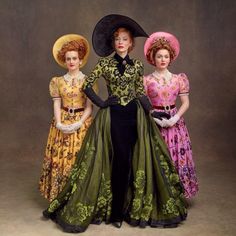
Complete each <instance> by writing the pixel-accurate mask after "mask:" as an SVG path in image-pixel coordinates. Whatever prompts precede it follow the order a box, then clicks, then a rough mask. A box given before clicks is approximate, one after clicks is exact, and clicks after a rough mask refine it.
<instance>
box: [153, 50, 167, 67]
mask: <svg viewBox="0 0 236 236" xmlns="http://www.w3.org/2000/svg"><path fill="white" fill-rule="evenodd" d="M169 64H170V53H169V51H168V50H167V49H160V50H158V51H157V53H156V55H155V65H156V68H157V69H159V70H163V69H166V68H167V67H168V66H169Z"/></svg>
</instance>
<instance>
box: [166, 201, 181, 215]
mask: <svg viewBox="0 0 236 236" xmlns="http://www.w3.org/2000/svg"><path fill="white" fill-rule="evenodd" d="M163 213H164V214H174V215H177V216H178V215H179V211H178V207H177V206H176V203H175V200H174V198H170V199H169V200H168V201H167V203H166V204H165V205H164V207H163Z"/></svg>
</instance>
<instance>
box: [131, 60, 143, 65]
mask: <svg viewBox="0 0 236 236" xmlns="http://www.w3.org/2000/svg"><path fill="white" fill-rule="evenodd" d="M132 61H133V62H134V64H135V65H139V66H143V62H142V61H140V60H139V59H132Z"/></svg>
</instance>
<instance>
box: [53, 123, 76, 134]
mask: <svg viewBox="0 0 236 236" xmlns="http://www.w3.org/2000/svg"><path fill="white" fill-rule="evenodd" d="M56 128H57V129H59V130H61V131H62V133H64V134H71V133H74V131H73V129H72V126H71V125H63V124H62V123H60V122H57V124H56Z"/></svg>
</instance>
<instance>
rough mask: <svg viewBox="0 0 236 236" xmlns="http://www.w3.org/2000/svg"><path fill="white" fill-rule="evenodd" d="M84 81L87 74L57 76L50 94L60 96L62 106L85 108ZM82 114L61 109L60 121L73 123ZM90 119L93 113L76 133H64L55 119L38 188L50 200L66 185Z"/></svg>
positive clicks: (51, 127)
mask: <svg viewBox="0 0 236 236" xmlns="http://www.w3.org/2000/svg"><path fill="white" fill-rule="evenodd" d="M84 80H85V76H84V77H82V78H80V79H76V80H75V81H68V80H66V77H65V76H62V77H54V78H52V80H51V82H50V85H49V90H50V95H51V96H52V98H61V104H62V106H63V107H67V108H71V107H74V108H85V105H86V95H85V94H84V93H83V92H82V85H83V82H84ZM82 115H83V111H79V112H76V113H74V114H70V113H69V112H68V111H65V110H64V109H63V108H61V123H62V124H72V123H74V122H77V121H79V120H80V118H81V116H82ZM91 122H92V117H91V116H90V117H88V118H87V120H86V121H85V122H84V123H83V125H82V127H81V128H80V129H78V130H77V131H76V132H74V133H72V134H64V133H62V131H60V130H58V129H57V128H56V126H55V125H56V124H55V120H54V119H53V120H52V123H51V126H50V131H49V135H48V140H47V146H46V151H45V156H44V160H43V168H42V175H41V177H40V181H39V190H40V192H41V194H42V195H43V196H44V197H45V198H46V199H48V200H49V201H52V200H53V199H54V198H55V197H56V196H57V195H58V193H59V192H60V191H61V190H62V188H63V187H64V185H65V183H66V181H67V179H68V176H69V174H70V171H71V168H72V165H73V164H74V161H75V158H76V154H77V152H78V151H79V149H80V147H81V144H82V141H83V139H84V136H85V134H86V131H87V129H88V128H89V126H90V124H91Z"/></svg>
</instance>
